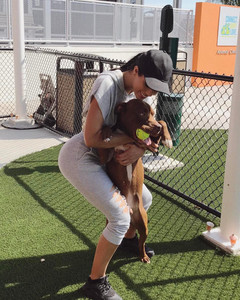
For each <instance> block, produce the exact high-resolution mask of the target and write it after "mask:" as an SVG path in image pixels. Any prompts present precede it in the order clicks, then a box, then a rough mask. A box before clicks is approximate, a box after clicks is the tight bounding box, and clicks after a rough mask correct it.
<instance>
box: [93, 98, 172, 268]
mask: <svg viewBox="0 0 240 300" xmlns="http://www.w3.org/2000/svg"><path fill="white" fill-rule="evenodd" d="M116 113H117V115H118V119H117V124H116V128H115V129H117V130H120V131H122V132H124V133H126V134H127V135H129V136H130V137H131V138H132V139H133V141H134V142H135V143H137V144H138V145H139V146H141V147H144V148H145V149H149V147H150V145H151V143H152V142H154V143H159V142H160V140H161V142H162V143H163V144H164V145H166V146H167V147H169V148H171V147H172V140H171V136H170V134H169V131H168V128H167V125H166V123H165V122H164V121H159V122H157V121H156V120H155V119H154V112H153V110H152V108H151V107H150V105H148V104H147V103H146V102H144V101H142V100H138V99H133V100H130V101H129V102H126V103H121V104H120V105H118V106H117V108H116ZM137 129H141V130H143V131H144V132H145V133H147V134H149V135H150V136H149V137H148V138H146V139H145V140H140V139H139V138H138V137H137V135H136V131H137ZM102 136H103V139H104V140H105V141H106V142H107V141H109V139H110V137H111V129H110V128H109V127H104V128H103V130H102ZM114 150H115V151H124V150H125V146H124V145H123V146H119V147H116V148H115V149H114ZM104 151H105V149H100V151H99V155H100V159H101V158H102V160H103V156H104ZM105 153H106V152H105ZM106 169H107V174H108V175H109V177H110V178H111V180H112V181H113V183H114V184H115V185H116V187H118V189H119V190H120V192H121V194H122V195H124V196H125V197H126V200H127V203H128V206H129V207H130V210H131V211H132V213H131V224H132V225H133V226H134V227H135V228H136V229H137V230H138V233H139V252H140V259H141V261H142V262H145V263H149V262H150V258H149V257H148V256H147V254H146V251H145V241H146V238H147V235H148V227H147V223H148V221H147V213H146V211H145V209H144V207H143V202H142V187H143V180H144V169H143V164H142V160H141V159H138V160H137V161H136V162H134V163H133V164H132V165H129V166H123V165H120V164H119V163H118V162H117V161H116V160H115V159H114V155H113V156H112V158H111V159H110V161H108V162H107V163H106Z"/></svg>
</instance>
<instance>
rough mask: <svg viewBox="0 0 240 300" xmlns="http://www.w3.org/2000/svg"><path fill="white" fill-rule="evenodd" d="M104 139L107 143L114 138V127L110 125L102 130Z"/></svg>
mask: <svg viewBox="0 0 240 300" xmlns="http://www.w3.org/2000/svg"><path fill="white" fill-rule="evenodd" d="M101 134H102V139H103V141H104V142H105V143H109V142H110V140H111V138H112V129H111V128H110V127H108V126H105V127H103V128H102V130H101Z"/></svg>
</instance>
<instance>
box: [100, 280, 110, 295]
mask: <svg viewBox="0 0 240 300" xmlns="http://www.w3.org/2000/svg"><path fill="white" fill-rule="evenodd" d="M98 288H99V290H100V292H101V293H103V294H105V295H106V294H107V292H108V291H109V290H110V288H111V285H110V283H109V282H108V280H107V278H106V279H105V281H104V282H102V283H99V284H98Z"/></svg>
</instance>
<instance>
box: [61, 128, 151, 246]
mask: <svg viewBox="0 0 240 300" xmlns="http://www.w3.org/2000/svg"><path fill="white" fill-rule="evenodd" d="M58 164H59V168H60V171H61V173H62V174H63V176H64V177H65V178H66V179H67V180H68V181H69V182H70V183H71V184H72V185H73V186H74V187H75V188H76V189H77V190H78V191H79V192H80V193H81V194H82V195H83V196H84V197H85V198H86V199H87V201H89V202H90V203H91V204H92V205H93V206H94V207H96V208H97V209H98V210H100V211H101V212H102V213H103V214H104V215H105V216H106V218H107V220H108V224H107V226H106V227H105V229H104V231H103V235H104V237H105V238H106V239H107V240H108V241H109V242H111V243H113V244H115V245H119V244H120V243H121V241H122V239H123V237H124V235H125V233H126V232H127V230H128V228H129V226H130V212H129V207H128V206H127V203H126V200H125V198H124V197H123V196H121V195H120V192H119V191H118V189H117V188H116V187H114V184H113V182H112V181H111V180H110V178H109V177H108V175H107V174H106V172H105V169H104V166H102V165H101V164H100V163H99V159H98V155H97V153H96V151H95V150H94V149H92V148H88V147H87V146H86V145H85V142H84V137H83V133H82V132H81V133H79V134H77V135H75V136H73V137H72V138H71V139H70V140H68V141H67V142H66V143H65V144H64V145H63V147H62V149H61V151H60V153H59V158H58ZM151 203H152V195H151V193H150V191H149V190H148V189H147V187H146V186H145V185H143V206H144V208H145V209H146V210H148V208H149V207H150V205H151Z"/></svg>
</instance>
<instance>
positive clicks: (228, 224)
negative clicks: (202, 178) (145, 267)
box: [203, 16, 240, 255]
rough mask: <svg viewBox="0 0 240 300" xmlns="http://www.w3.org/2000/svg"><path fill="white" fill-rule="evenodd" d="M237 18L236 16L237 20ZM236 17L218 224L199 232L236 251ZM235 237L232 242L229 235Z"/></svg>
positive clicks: (239, 145) (239, 56)
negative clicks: (233, 62) (234, 49)
mask: <svg viewBox="0 0 240 300" xmlns="http://www.w3.org/2000/svg"><path fill="white" fill-rule="evenodd" d="M239 19H240V16H239V18H238V20H239ZM239 65H240V20H239V24H238V42H237V51H236V61H235V72H234V81H233V94H232V105H231V116H230V125H229V135H228V147H227V157H226V167H225V176H224V187H223V201H222V202H223V203H222V212H221V223H220V227H218V228H213V229H212V230H210V231H206V232H204V233H203V236H204V238H206V239H207V240H209V241H210V242H211V243H213V244H215V245H217V246H218V247H220V248H221V249H223V250H224V251H226V252H229V253H230V254H233V255H240V135H239V128H240V118H239V111H240V101H239V99H240V88H239V87H240V68H239ZM232 234H234V235H235V236H236V237H238V240H237V242H236V243H235V244H234V245H232V244H231V243H230V236H231V235H232Z"/></svg>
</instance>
